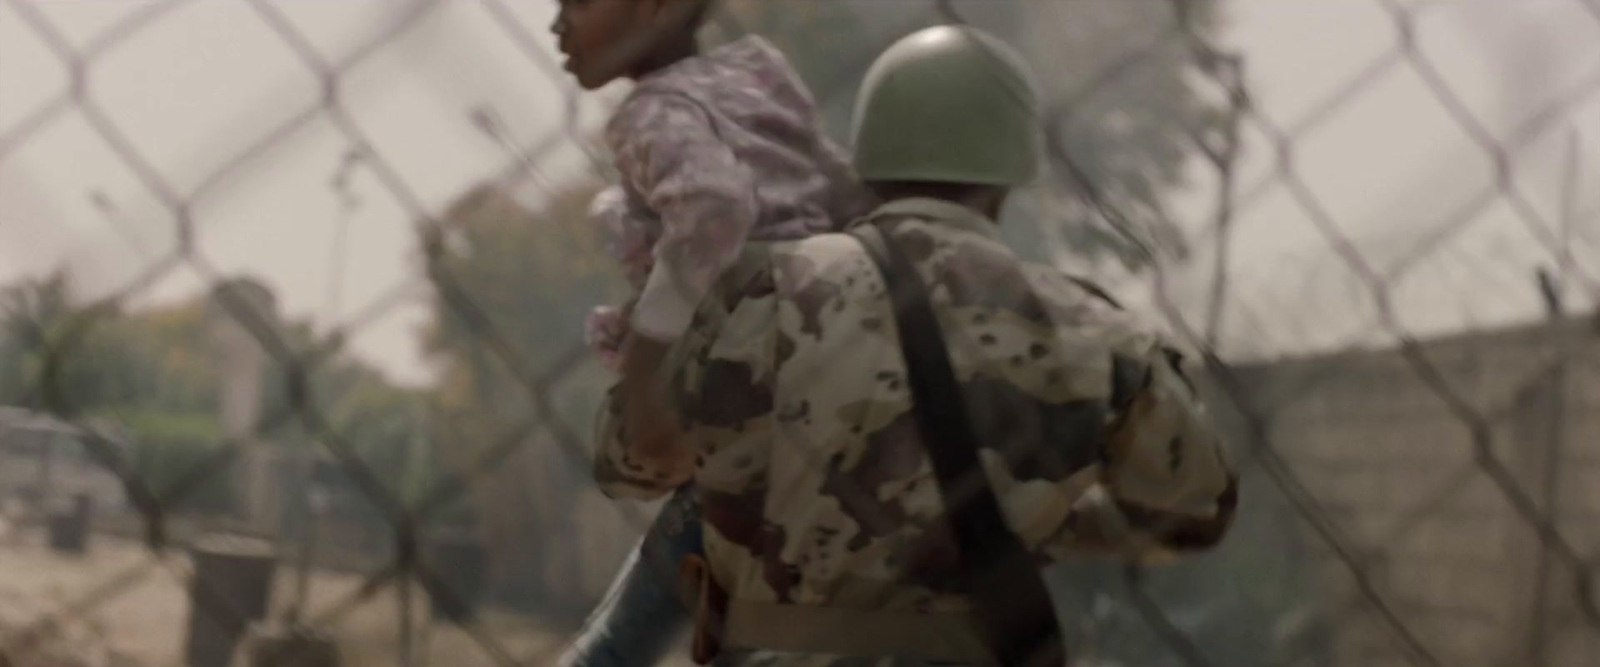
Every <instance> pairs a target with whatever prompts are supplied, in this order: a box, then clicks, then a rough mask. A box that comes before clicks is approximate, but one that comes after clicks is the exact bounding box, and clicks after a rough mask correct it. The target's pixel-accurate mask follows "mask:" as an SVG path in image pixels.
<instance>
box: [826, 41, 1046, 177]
mask: <svg viewBox="0 0 1600 667" xmlns="http://www.w3.org/2000/svg"><path fill="white" fill-rule="evenodd" d="M853 134H854V140H855V166H856V170H857V172H859V173H860V175H861V178H862V179H864V180H867V181H909V182H934V183H961V184H972V185H998V186H1007V187H1014V186H1019V185H1026V184H1027V183H1029V182H1030V181H1032V180H1033V179H1034V177H1035V176H1036V175H1037V174H1038V171H1039V162H1040V141H1039V110H1038V93H1037V92H1036V90H1035V88H1034V86H1033V83H1032V81H1031V77H1030V75H1029V73H1028V66H1027V64H1026V62H1025V61H1024V60H1023V58H1022V56H1021V55H1020V54H1018V53H1017V52H1016V51H1015V50H1013V49H1012V48H1011V47H1010V46H1007V45H1006V44H1005V43H1004V42H1002V41H1000V40H998V39H995V38H994V37H991V36H989V35H987V34H984V33H983V32H980V31H978V30H974V29H972V28H966V27H955V26H940V27H935V28H928V29H926V30H921V31H918V32H916V33H913V34H911V35H910V36H908V37H906V38H904V39H902V40H900V41H899V42H896V43H895V44H894V45H893V46H891V47H889V49H888V50H887V51H884V53H883V55H882V56H879V57H878V60H877V62H875V63H873V65H872V68H871V69H870V70H868V71H867V76H866V81H865V82H864V83H863V84H862V87H861V97H860V99H858V100H857V101H856V108H855V120H854V128H853Z"/></svg>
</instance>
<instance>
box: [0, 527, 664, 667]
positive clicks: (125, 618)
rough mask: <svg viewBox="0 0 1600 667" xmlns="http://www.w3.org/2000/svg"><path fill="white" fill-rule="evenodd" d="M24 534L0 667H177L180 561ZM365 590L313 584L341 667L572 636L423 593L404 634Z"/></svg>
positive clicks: (394, 616) (479, 660) (277, 592)
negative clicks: (70, 549) (434, 610)
mask: <svg viewBox="0 0 1600 667" xmlns="http://www.w3.org/2000/svg"><path fill="white" fill-rule="evenodd" d="M4 532H6V531H5V530H4V529H3V528H0V533H4ZM19 532H20V531H9V534H7V535H0V667H169V666H170V667H182V665H183V662H184V661H183V646H184V641H185V637H186V633H187V630H188V624H189V602H188V592H187V585H186V583H185V582H186V581H187V578H188V575H189V572H190V570H189V567H190V566H189V563H188V561H187V558H185V557H183V556H182V555H181V554H173V555H170V556H168V557H166V558H164V559H157V558H155V557H154V556H153V555H152V554H151V553H150V552H149V551H147V550H146V549H144V548H143V547H142V546H141V545H139V544H137V543H134V542H129V541H125V540H119V539H116V538H109V537H104V536H96V537H95V539H94V541H93V542H92V544H91V547H90V549H89V551H88V553H87V554H86V555H84V556H81V557H66V556H62V555H60V554H56V553H53V552H52V551H50V550H49V549H48V548H47V547H46V546H45V545H44V544H43V541H42V539H41V537H40V536H37V535H29V534H19ZM28 532H31V531H28ZM362 579H363V577H361V576H359V575H354V574H333V573H318V574H315V575H313V577H312V579H311V585H310V591H311V593H310V604H309V606H308V609H309V613H308V617H309V618H311V619H315V620H314V627H315V628H316V629H317V630H320V631H323V632H325V633H327V634H328V635H329V636H331V637H332V638H333V639H334V640H335V641H336V643H337V644H338V647H339V652H340V655H341V658H342V663H343V665H344V666H345V667H351V666H365V665H386V666H387V665H405V663H406V661H405V660H404V659H403V656H404V649H403V647H404V646H405V644H406V642H405V641H403V640H402V638H403V637H405V636H406V635H409V637H410V639H409V643H410V646H411V647H412V648H411V656H412V659H411V660H410V662H411V666H410V667H426V666H428V665H450V666H452V667H457V666H459V667H476V666H478V665H484V666H486V667H487V666H490V665H501V664H507V661H508V660H509V661H511V662H512V663H514V664H517V665H546V664H554V662H555V660H556V658H557V656H559V655H560V652H561V650H562V649H563V647H564V646H565V641H564V640H565V639H566V637H567V636H568V633H569V632H570V630H568V629H564V628H555V627H551V626H550V625H548V624H546V623H541V622H540V621H538V620H535V619H532V618H528V617H524V616H517V615H513V614H509V613H502V612H497V611H494V610H490V611H488V612H486V613H485V614H484V615H483V616H482V618H481V619H480V620H479V621H478V622H477V623H476V624H475V625H474V627H471V628H466V629H464V628H459V627H456V626H453V625H450V624H448V623H444V622H442V621H439V622H433V621H430V619H429V618H428V616H429V614H428V611H427V609H426V607H427V604H426V602H425V599H424V597H423V596H422V593H421V591H420V589H418V590H414V591H413V593H412V596H411V607H412V614H411V617H412V618H411V619H410V620H411V623H410V626H409V630H403V629H402V622H401V620H402V617H403V614H402V612H401V611H400V609H401V594H400V591H399V590H398V589H397V587H395V586H388V587H385V588H384V589H383V590H381V591H380V592H378V593H376V594H374V595H372V596H371V597H370V598H369V599H367V600H365V601H361V602H358V603H353V604H352V603H349V602H348V600H350V599H351V596H352V594H353V593H355V592H356V591H357V590H358V589H359V587H360V583H361V581H362ZM294 583H295V581H294V577H292V576H290V575H289V574H288V573H287V572H284V571H280V573H279V576H278V577H277V580H276V585H275V589H274V607H275V608H277V609H278V610H279V611H280V612H281V611H282V610H283V609H285V608H286V607H287V605H288V602H289V601H290V600H292V599H293V596H294V590H295V586H294ZM53 620H59V622H52V621H53ZM242 656H243V652H242V651H241V652H239V653H237V654H236V655H235V661H234V662H235V664H236V665H238V664H243V663H244V662H245V661H244V660H243V658H242ZM665 664H668V665H671V666H672V667H686V666H687V665H689V664H691V663H690V662H689V661H688V660H687V659H674V660H673V661H671V662H669V663H665Z"/></svg>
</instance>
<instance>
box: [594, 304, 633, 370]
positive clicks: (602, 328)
mask: <svg viewBox="0 0 1600 667" xmlns="http://www.w3.org/2000/svg"><path fill="white" fill-rule="evenodd" d="M627 336H628V310H627V309H618V308H616V307H615V306H600V307H598V308H595V309H594V310H592V311H590V312H589V317H588V320H587V321H586V322H584V340H585V342H587V343H588V344H589V349H590V350H592V351H593V352H594V354H595V356H596V357H599V359H600V363H601V364H603V365H604V366H605V367H606V368H608V369H610V370H611V372H613V373H620V372H621V371H622V357H621V355H622V341H623V339H625V338H627Z"/></svg>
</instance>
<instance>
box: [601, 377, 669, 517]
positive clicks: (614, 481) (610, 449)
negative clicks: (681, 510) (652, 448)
mask: <svg viewBox="0 0 1600 667" xmlns="http://www.w3.org/2000/svg"><path fill="white" fill-rule="evenodd" d="M621 415H622V411H621V404H620V401H619V398H618V395H617V391H616V389H615V388H613V389H612V390H611V391H608V392H606V396H605V398H604V399H603V400H602V401H601V404H600V410H599V411H598V414H597V416H596V419H595V430H594V442H595V453H594V479H595V484H596V485H598V486H599V487H600V491H601V493H604V494H605V495H606V497H608V498H612V499H623V498H630V499H634V500H655V499H657V498H660V497H662V496H665V495H667V494H668V493H671V492H672V491H673V490H674V489H676V488H678V487H680V486H683V484H684V483H686V482H688V481H689V479H690V478H691V477H692V476H693V473H694V468H693V467H692V466H688V465H672V466H671V467H670V468H667V467H662V465H663V464H655V465H650V464H647V463H646V462H644V461H642V460H641V459H639V458H638V457H636V456H634V454H633V451H632V449H631V448H630V447H629V441H628V433H627V430H626V429H625V428H623V420H622V418H621ZM678 463H680V464H681V463H683V462H678Z"/></svg>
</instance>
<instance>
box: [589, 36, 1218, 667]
mask: <svg viewBox="0 0 1600 667" xmlns="http://www.w3.org/2000/svg"><path fill="white" fill-rule="evenodd" d="M1034 90H1035V89H1034V87H1033V86H1032V85H1031V83H1030V81H1029V77H1028V74H1027V72H1026V67H1025V65H1024V64H1023V62H1022V60H1021V58H1020V57H1019V56H1018V55H1017V54H1016V53H1015V52H1013V51H1012V50H1011V49H1009V47H1007V46H1005V45H1004V44H1002V43H1000V42H999V41H997V40H995V39H993V38H992V37H989V36H987V35H984V34H983V33H980V32H978V31H975V30H971V29H967V28H957V27H939V28H932V29H928V30H925V31H922V32H919V33H916V34H914V35H912V36H910V37H908V38H906V39H904V40H902V41H901V42H899V43H897V44H896V45H895V46H893V47H891V48H890V49H889V50H888V51H886V52H885V53H884V54H883V56H882V57H881V58H880V59H879V60H878V62H877V63H875V64H874V66H873V68H872V69H871V70H870V72H869V73H868V75H867V80H866V82H865V85H864V87H863V90H862V94H861V99H860V102H859V106H858V108H857V110H856V117H855V134H856V136H855V140H856V145H855V155H854V160H855V165H856V167H857V169H858V171H859V172H860V174H861V176H862V178H863V179H865V180H866V181H868V183H869V185H871V186H872V187H873V189H874V190H875V191H876V193H877V194H878V195H880V196H881V197H882V198H883V200H884V201H885V202H887V203H886V204H884V205H883V206H881V207H880V208H878V209H877V210H876V211H875V212H873V213H872V214H870V215H868V216H866V217H865V218H863V219H862V220H860V221H858V222H857V223H856V225H854V226H853V228H852V230H851V233H849V234H826V235H821V236H816V237H812V238H810V239H806V240H801V241H793V242H781V243H774V244H767V245H760V246H752V248H751V249H749V250H748V251H747V252H746V253H745V254H744V255H743V256H742V258H741V259H740V261H739V263H738V265H737V266H736V267H735V268H734V269H733V270H731V271H730V272H729V273H728V274H727V275H725V276H724V279H723V280H722V282H720V283H719V284H718V286H717V291H716V294H717V298H713V299H709V300H708V301H707V302H706V303H704V304H702V305H701V307H700V309H699V310H698V311H697V313H696V315H695V316H694V319H693V324H692V326H691V328H690V330H689V333H688V334H686V335H685V336H684V337H683V339H681V341H680V343H679V344H678V346H677V347H676V348H674V349H673V350H672V351H671V352H670V353H669V355H668V356H667V362H666V363H665V364H664V365H663V367H662V368H661V369H660V370H659V371H657V373H658V375H659V378H658V381H659V382H660V383H661V385H662V386H664V387H666V388H667V391H668V394H669V398H668V401H667V402H668V403H669V404H670V406H671V408H670V412H671V414H648V415H646V414H644V412H648V411H638V410H633V411H629V410H627V409H624V407H623V406H619V405H617V404H616V403H617V402H619V401H613V402H610V403H608V405H607V406H606V407H605V409H604V411H603V413H602V419H601V425H600V428H601V430H600V433H599V436H600V439H599V444H598V446H599V452H598V454H599V455H598V459H597V463H596V475H597V479H598V481H599V482H600V484H601V486H602V488H604V489H605V490H606V492H607V493H608V494H610V495H612V496H613V497H633V498H646V499H648V498H657V497H660V496H662V495H665V494H667V493H669V492H671V490H672V489H674V488H677V487H678V486H679V485H681V484H683V483H685V482H687V481H690V480H691V479H693V481H695V482H696V488H697V492H698V494H699V496H700V499H701V502H702V510H703V513H704V541H705V557H704V560H703V561H702V560H700V559H698V558H696V557H691V558H689V559H686V566H685V574H686V575H687V582H688V583H689V584H691V586H689V587H687V588H690V589H691V591H690V592H692V593H693V594H694V596H695V601H694V604H695V606H696V621H695V623H696V637H695V651H696V654H697V655H696V658H697V660H700V661H702V662H703V661H705V660H708V659H711V658H712V657H714V656H717V655H718V653H719V650H720V658H719V663H720V664H763V665H783V666H789V665H838V666H842V665H846V664H849V665H905V666H910V665H990V664H1001V665H1044V664H1056V665H1060V664H1062V662H1063V661H1064V660H1065V657H1064V655H1063V651H1062V649H1061V647H1060V645H1059V644H1060V641H1061V640H1060V635H1059V628H1058V627H1057V626H1056V620H1055V618H1054V612H1053V610H1052V609H1051V608H1050V605H1049V600H1048V597H1047V596H1046V594H1045V593H1044V592H1043V585H1042V583H1041V580H1040V578H1039V576H1038V572H1037V569H1036V566H1040V565H1045V564H1048V563H1051V562H1055V561H1059V560H1063V559H1066V558H1070V557H1074V556H1081V555H1084V554H1094V553H1098V554H1107V555H1115V556H1121V557H1126V558H1137V559H1140V560H1149V559H1151V558H1154V557H1161V556H1170V555H1174V554H1177V553H1181V552H1186V551H1193V550H1199V549H1205V548H1209V547H1211V546H1212V545H1214V544H1215V543H1216V542H1218V541H1219V540H1220V539H1221V537H1222V535H1223V534H1224V533H1225V532H1226V529H1227V527H1228V526H1229V524H1230V522H1231V519H1232V516H1233V511H1234V507H1235V505H1236V501H1237V487H1236V478H1235V476H1234V474H1233V471H1232V469H1231V467H1230V465H1229V464H1228V462H1227V460H1226V459H1225V456H1224V453H1223V450H1222V445H1221V443H1220V442H1219V439H1218V437H1217V435H1216V434H1215V433H1214V432H1213V431H1212V430H1211V428H1210V426H1209V424H1208V422H1207V417H1206V415H1205V412H1204V409H1203V407H1202V406H1201V404H1200V403H1199V400H1198V398H1197V396H1196V394H1195V390H1194V388H1193V386H1192V385H1191V384H1190V382H1189V381H1188V380H1187V379H1186V378H1185V376H1184V373H1183V370H1182V357H1181V355H1180V354H1179V353H1177V352H1176V351H1174V349H1173V348H1172V347H1170V346H1169V345H1167V344H1165V343H1164V342H1163V341H1162V340H1161V338H1160V337H1158V336H1157V335H1155V334H1154V333H1152V332H1151V330H1150V329H1148V328H1146V327H1144V326H1141V324H1140V323H1139V322H1138V321H1136V319H1135V318H1134V317H1132V316H1131V315H1130V314H1129V313H1127V312H1124V311H1123V310H1122V309H1121V308H1119V307H1118V306H1117V305H1116V304H1115V303H1113V302H1112V301H1111V300H1110V299H1109V298H1107V297H1106V296H1105V295H1104V293H1103V292H1102V291H1100V290H1099V289H1097V288H1095V287H1094V286H1092V285H1090V284H1088V283H1086V282H1083V281H1081V280H1076V279H1073V278H1070V277H1068V276H1065V275H1062V274H1061V273H1059V272H1057V271H1056V270H1053V269H1051V268H1050V267H1047V266H1040V265H1033V264H1028V263H1024V262H1021V261H1020V260H1018V259H1017V258H1016V257H1015V255H1013V254H1012V253H1011V252H1010V251H1009V250H1008V249H1007V248H1006V247H1005V246H1004V245H1003V244H1002V243H1001V241H1000V240H999V239H998V237H997V235H996V231H997V230H996V222H995V219H996V218H997V217H998V214H999V211H1000V208H1001V206H1002V205H1003V203H1004V202H1005V200H1006V197H1007V195H1008V194H1009V192H1010V190H1011V189H1012V188H1015V187H1018V186H1021V185H1024V184H1026V183H1028V182H1029V181H1031V180H1032V179H1033V178H1034V177H1035V175H1036V172H1037V170H1038V165H1039V163H1040V162H1041V159H1040V158H1041V156H1040V147H1039V142H1038V132H1037V128H1038V120H1039V119H1038V115H1037V114H1038V112H1037V102H1036V94H1035V92H1034ZM912 281H914V284H913V282H912ZM908 286H910V289H907V288H908ZM917 288H922V289H921V290H918V289H917ZM918 291H920V292H922V293H925V294H927V295H931V297H929V298H928V299H927V301H925V302H922V304H923V305H927V304H931V306H930V307H927V308H925V309H922V310H918V308H917V306H918V305H919V302H918V300H917V298H916V297H915V293H917V292H918ZM919 313H920V314H922V315H926V316H927V317H926V318H925V319H923V320H922V321H920V322H919V321H918V319H917V316H918V314H919ZM929 341H935V342H937V343H938V345H937V349H938V353H937V354H933V355H931V356H930V355H929V354H928V349H929V348H930V345H929ZM908 359H912V360H915V363H908V361H907V360H908ZM930 360H931V362H930ZM940 367H945V368H946V370H947V371H948V375H949V380H950V381H948V382H943V383H941V382H940V380H939V378H940ZM930 378H931V379H930ZM942 387H948V391H941V388H942ZM951 396H954V397H955V398H954V400H950V398H951ZM962 445H965V447H966V451H965V456H966V457H967V459H968V460H967V462H966V463H965V464H962V463H960V461H961V458H962V455H961V451H960V450H961V446H962ZM952 461H954V462H956V463H955V465H954V467H955V468H961V467H963V466H965V470H955V471H954V472H955V473H958V474H952V470H951V468H952ZM980 471H981V474H980ZM960 473H965V475H964V476H963V475H962V474H960ZM984 516H988V517H991V518H992V519H993V520H992V521H988V522H987V523H985V522H984V521H983V520H982V517H984ZM974 517H978V518H977V519H975V518H974ZM1018 557H1020V558H1021V560H1017V558H1018ZM996 564H1000V566H996ZM720 647H726V648H725V649H721V648H720Z"/></svg>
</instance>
